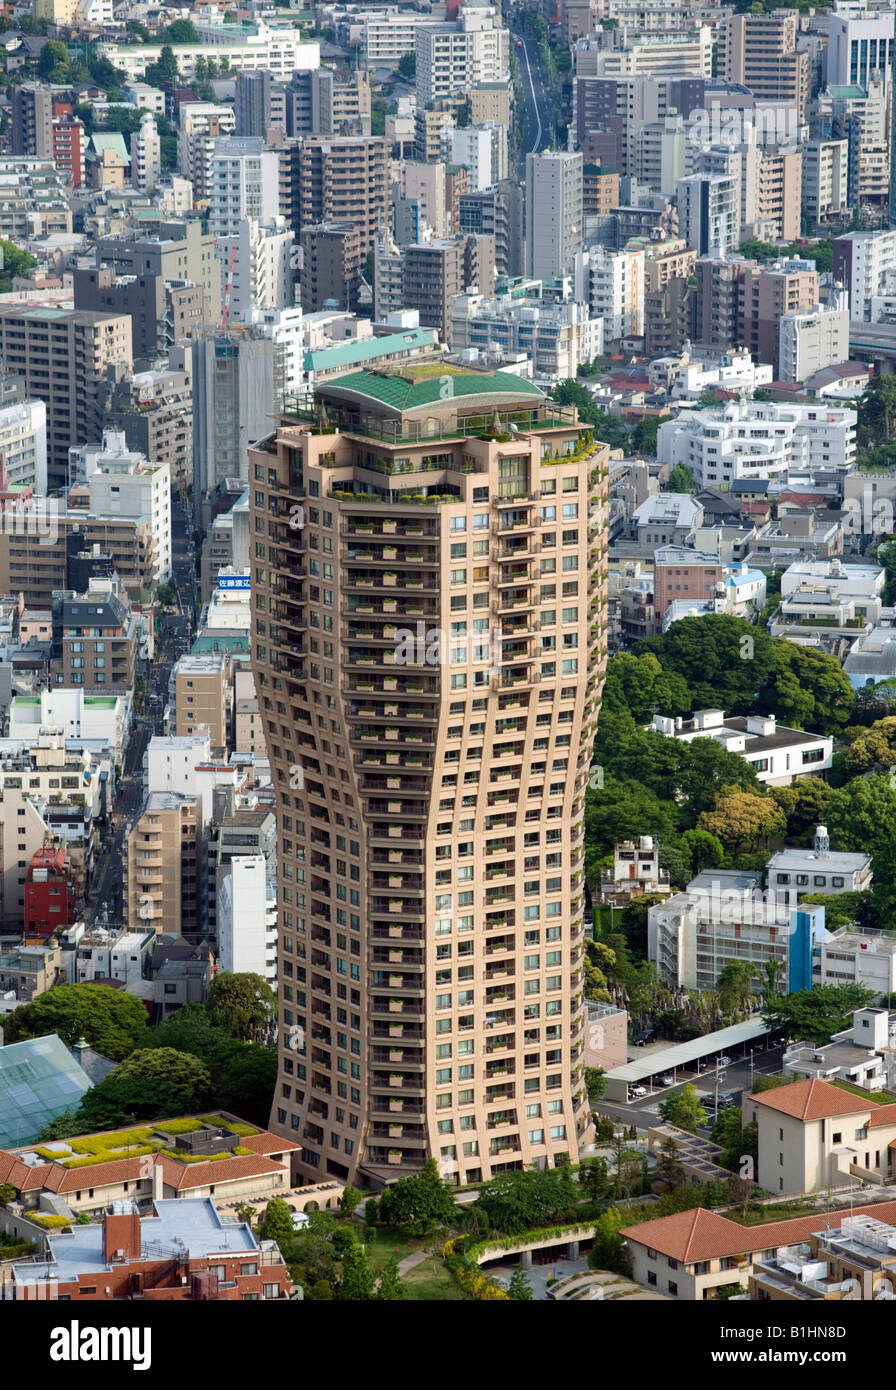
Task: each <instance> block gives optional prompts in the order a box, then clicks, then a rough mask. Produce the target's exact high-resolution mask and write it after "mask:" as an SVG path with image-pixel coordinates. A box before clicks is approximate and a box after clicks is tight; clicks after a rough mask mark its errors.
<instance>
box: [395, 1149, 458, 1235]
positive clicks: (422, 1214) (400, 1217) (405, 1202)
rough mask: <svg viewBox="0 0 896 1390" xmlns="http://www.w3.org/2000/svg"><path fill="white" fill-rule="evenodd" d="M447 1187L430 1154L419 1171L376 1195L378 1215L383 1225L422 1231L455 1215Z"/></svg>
mask: <svg viewBox="0 0 896 1390" xmlns="http://www.w3.org/2000/svg"><path fill="white" fill-rule="evenodd" d="M455 1211H456V1209H455V1205H454V1197H453V1195H452V1192H451V1188H450V1187H449V1186H448V1184H447V1183H446V1182H443V1180H442V1178H441V1177H440V1175H439V1169H438V1165H437V1164H436V1161H435V1159H434V1158H430V1159H427V1161H426V1163H425V1164H424V1165H423V1168H422V1170H421V1172H419V1173H412V1174H411V1176H410V1177H407V1178H399V1179H398V1181H397V1182H396V1183H393V1184H392V1186H391V1187H387V1188H386V1190H385V1192H384V1193H383V1195H382V1197H381V1198H380V1206H379V1216H380V1220H381V1221H382V1222H383V1224H384V1225H387V1226H404V1227H407V1228H408V1229H409V1230H413V1231H417V1232H419V1234H420V1235H426V1233H427V1231H431V1230H432V1229H433V1227H434V1226H445V1225H447V1224H448V1223H449V1222H450V1221H452V1220H453V1219H454V1216H455Z"/></svg>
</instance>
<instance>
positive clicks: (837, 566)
mask: <svg viewBox="0 0 896 1390" xmlns="http://www.w3.org/2000/svg"><path fill="white" fill-rule="evenodd" d="M885 582H886V571H885V570H884V569H883V567H882V566H881V565H864V564H857V565H851V564H850V565H846V564H844V563H843V561H842V560H839V559H835V560H796V561H794V563H793V564H792V565H788V567H787V569H786V570H785V571H784V573H783V574H782V575H781V597H782V598H788V597H789V596H790V595H791V594H793V593H795V592H796V591H797V590H798V589H801V588H802V587H803V586H804V585H805V584H816V585H818V586H819V588H823V589H825V590H827V591H828V592H830V591H831V590H833V592H834V594H835V595H836V596H837V598H853V599H859V600H862V599H875V598H879V597H880V595H881V594H882V592H883V589H884V584H885Z"/></svg>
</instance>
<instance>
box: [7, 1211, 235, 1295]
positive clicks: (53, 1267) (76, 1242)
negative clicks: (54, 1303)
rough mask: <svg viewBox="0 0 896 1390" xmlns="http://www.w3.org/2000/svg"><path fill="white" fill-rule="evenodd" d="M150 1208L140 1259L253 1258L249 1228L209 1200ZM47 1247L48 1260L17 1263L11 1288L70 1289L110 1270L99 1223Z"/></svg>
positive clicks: (74, 1230) (75, 1230)
mask: <svg viewBox="0 0 896 1390" xmlns="http://www.w3.org/2000/svg"><path fill="white" fill-rule="evenodd" d="M153 1205H154V1207H155V1211H156V1214H155V1216H144V1217H142V1218H141V1221H140V1232H141V1237H142V1248H141V1256H142V1258H143V1259H146V1260H152V1259H160V1260H172V1259H175V1258H176V1257H178V1256H181V1257H183V1258H186V1257H187V1256H189V1258H190V1259H200V1258H202V1257H203V1256H207V1255H215V1254H242V1253H243V1252H245V1253H246V1254H257V1252H258V1242H257V1241H256V1239H255V1237H254V1235H253V1234H252V1231H251V1229H250V1227H249V1226H247V1225H246V1224H245V1222H241V1221H223V1220H222V1219H221V1217H220V1216H219V1215H218V1212H217V1211H216V1210H215V1204H214V1202H213V1201H212V1199H211V1197H184V1198H171V1197H168V1198H164V1199H159V1200H157V1201H155V1202H154V1203H153ZM47 1245H48V1247H49V1250H50V1258H49V1259H47V1260H39V1261H30V1260H21V1261H17V1262H16V1264H15V1265H14V1266H13V1273H14V1277H15V1281H16V1283H18V1284H30V1283H34V1282H36V1281H37V1280H45V1279H56V1280H58V1281H59V1283H69V1282H72V1281H74V1280H75V1279H77V1278H78V1277H79V1276H80V1275H84V1274H88V1275H90V1274H104V1273H107V1272H108V1270H109V1269H110V1265H109V1262H108V1260H107V1259H106V1257H105V1255H104V1253H103V1226H102V1222H99V1221H95V1222H92V1223H91V1224H90V1225H89V1226H73V1227H72V1229H71V1231H70V1232H67V1233H66V1234H65V1235H53V1236H49V1237H48V1238H47Z"/></svg>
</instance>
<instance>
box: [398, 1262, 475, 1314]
mask: <svg viewBox="0 0 896 1390" xmlns="http://www.w3.org/2000/svg"><path fill="white" fill-rule="evenodd" d="M402 1277H403V1279H404V1282H405V1284H406V1285H407V1290H408V1301H409V1302H413V1301H419V1302H436V1301H438V1302H440V1303H471V1302H473V1300H472V1299H471V1298H470V1297H469V1295H468V1294H465V1293H464V1292H463V1290H462V1289H461V1288H459V1287H458V1285H457V1284H456V1283H455V1281H454V1275H453V1274H452V1273H451V1271H450V1270H448V1269H446V1267H445V1263H444V1261H443V1260H442V1257H441V1255H430V1257H429V1259H428V1260H423V1261H421V1263H420V1264H418V1265H415V1266H414V1268H413V1269H412V1270H411V1271H410V1272H409V1273H408V1274H405V1275H403V1276H402Z"/></svg>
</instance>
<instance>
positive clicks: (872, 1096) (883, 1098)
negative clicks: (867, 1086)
mask: <svg viewBox="0 0 896 1390" xmlns="http://www.w3.org/2000/svg"><path fill="white" fill-rule="evenodd" d="M831 1085H832V1086H836V1087H837V1090H838V1091H848V1092H849V1094H850V1095H851V1096H861V1097H862V1099H863V1100H867V1101H870V1102H871V1104H872V1105H892V1103H893V1101H896V1096H894V1095H893V1093H892V1091H863V1090H862V1088H861V1086H852V1085H851V1084H850V1083H849V1082H848V1081H832V1082H831Z"/></svg>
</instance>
